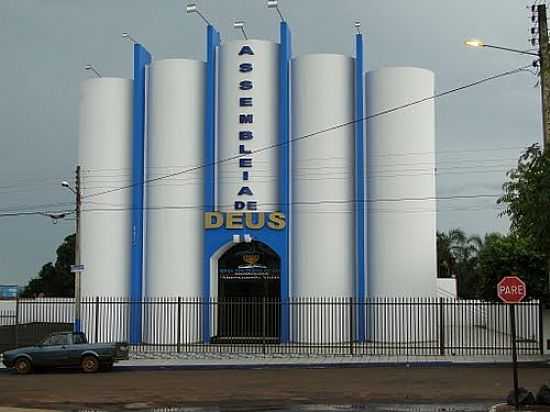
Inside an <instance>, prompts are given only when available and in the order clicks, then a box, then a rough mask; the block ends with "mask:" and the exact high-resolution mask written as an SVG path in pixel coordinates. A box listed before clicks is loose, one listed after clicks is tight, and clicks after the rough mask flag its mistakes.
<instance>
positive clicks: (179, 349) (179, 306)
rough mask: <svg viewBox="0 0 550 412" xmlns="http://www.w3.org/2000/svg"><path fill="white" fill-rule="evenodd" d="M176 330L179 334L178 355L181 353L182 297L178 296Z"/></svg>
mask: <svg viewBox="0 0 550 412" xmlns="http://www.w3.org/2000/svg"><path fill="white" fill-rule="evenodd" d="M176 330H177V334H178V337H177V340H176V342H177V345H178V347H177V351H178V353H180V352H181V296H178V325H177V327H176Z"/></svg>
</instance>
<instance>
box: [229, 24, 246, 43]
mask: <svg viewBox="0 0 550 412" xmlns="http://www.w3.org/2000/svg"><path fill="white" fill-rule="evenodd" d="M244 25H245V22H244V21H242V20H238V21H236V22H235V23H233V28H234V29H237V30H240V31H241V32H242V33H243V36H244V39H245V40H248V36H247V35H246V32H245V31H244Z"/></svg>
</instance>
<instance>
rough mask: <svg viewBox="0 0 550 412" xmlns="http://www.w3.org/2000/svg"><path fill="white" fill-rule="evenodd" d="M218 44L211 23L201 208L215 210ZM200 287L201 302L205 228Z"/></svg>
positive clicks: (205, 292) (206, 278) (206, 336)
mask: <svg viewBox="0 0 550 412" xmlns="http://www.w3.org/2000/svg"><path fill="white" fill-rule="evenodd" d="M219 45H220V34H219V33H218V32H217V31H216V29H215V28H214V26H212V25H208V27H207V29H206V99H205V117H204V119H205V120H204V162H205V164H206V167H205V169H204V211H205V212H208V211H214V209H215V204H216V203H215V202H216V176H215V172H216V166H215V163H216V52H217V48H218V46H219ZM203 245H204V249H203V289H202V297H203V300H204V302H208V301H209V299H210V254H209V253H207V250H208V249H209V248H208V246H209V238H208V232H206V231H205V233H204V244H203ZM202 336H203V341H204V343H208V342H209V341H210V306H209V305H208V304H205V305H204V310H203V318H202Z"/></svg>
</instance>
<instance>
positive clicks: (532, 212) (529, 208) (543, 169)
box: [497, 144, 550, 269]
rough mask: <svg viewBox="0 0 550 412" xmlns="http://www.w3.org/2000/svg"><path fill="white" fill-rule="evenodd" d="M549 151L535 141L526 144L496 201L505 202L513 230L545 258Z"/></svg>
mask: <svg viewBox="0 0 550 412" xmlns="http://www.w3.org/2000/svg"><path fill="white" fill-rule="evenodd" d="M549 153H550V151H546V152H543V151H542V149H541V147H540V146H539V145H538V144H535V145H532V146H530V147H529V148H527V149H526V150H525V152H524V153H523V154H522V155H521V156H520V158H519V160H518V164H517V167H516V168H514V169H512V170H510V171H509V172H508V174H507V176H508V181H507V182H506V183H504V185H503V189H504V195H503V196H502V197H501V198H500V199H498V201H497V203H498V204H501V205H504V210H503V212H502V213H501V214H502V215H505V216H508V217H509V218H510V223H511V224H510V229H511V231H512V233H514V234H515V235H516V236H518V237H520V238H522V239H525V241H527V242H529V245H530V247H532V248H533V249H534V250H535V251H536V252H537V253H539V254H540V255H544V256H547V259H548V257H550V154H549ZM549 262H550V260H549ZM547 269H550V266H549V267H548V268H547Z"/></svg>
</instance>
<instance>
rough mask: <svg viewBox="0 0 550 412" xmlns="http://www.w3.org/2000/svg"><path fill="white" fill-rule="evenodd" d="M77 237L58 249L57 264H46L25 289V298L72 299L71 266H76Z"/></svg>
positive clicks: (73, 237) (68, 240) (67, 240)
mask: <svg viewBox="0 0 550 412" xmlns="http://www.w3.org/2000/svg"><path fill="white" fill-rule="evenodd" d="M74 247H75V235H74V234H72V235H69V236H67V237H66V238H65V240H64V241H63V243H62V244H61V245H60V246H59V247H58V248H57V251H56V254H57V259H56V261H55V264H53V263H52V262H48V263H46V264H45V265H44V266H42V269H40V272H39V273H38V275H37V277H35V278H33V279H32V280H31V281H30V282H29V284H28V285H27V286H26V287H25V289H23V293H22V294H21V296H23V297H36V296H47V297H72V296H74V279H73V275H72V273H71V265H73V264H74V256H75V255H74V253H75V252H74Z"/></svg>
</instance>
